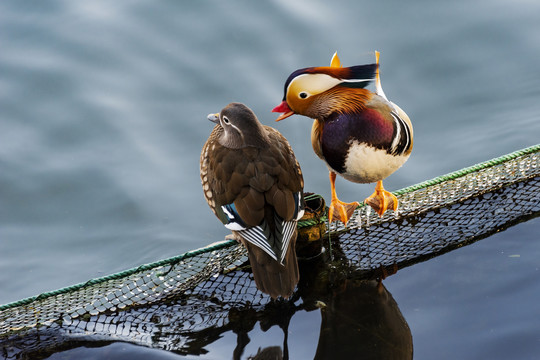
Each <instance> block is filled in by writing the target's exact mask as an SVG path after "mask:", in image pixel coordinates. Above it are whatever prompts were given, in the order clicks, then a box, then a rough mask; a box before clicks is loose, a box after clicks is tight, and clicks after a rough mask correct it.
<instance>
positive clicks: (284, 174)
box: [200, 103, 304, 298]
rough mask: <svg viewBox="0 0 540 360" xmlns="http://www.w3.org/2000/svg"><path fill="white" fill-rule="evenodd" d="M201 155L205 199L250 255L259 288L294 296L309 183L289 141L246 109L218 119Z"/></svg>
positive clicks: (232, 109) (232, 108) (233, 107)
mask: <svg viewBox="0 0 540 360" xmlns="http://www.w3.org/2000/svg"><path fill="white" fill-rule="evenodd" d="M208 120H210V121H212V122H214V123H216V126H214V129H213V130H212V133H211V134H210V137H209V138H208V140H207V141H206V143H205V144H204V147H203V149H202V153H201V169H200V170H201V180H202V186H203V190H204V196H205V198H206V201H207V202H208V205H210V208H211V209H212V211H213V212H214V214H215V215H216V216H217V217H218V218H219V220H221V222H222V223H223V224H224V225H225V227H226V228H227V229H229V230H231V231H232V235H229V237H231V238H234V239H236V240H238V241H240V242H241V243H242V244H243V245H244V246H245V247H246V248H247V251H248V256H249V261H250V263H251V268H252V271H253V277H254V278H255V284H256V285H257V288H258V289H259V290H261V291H262V292H264V293H267V294H269V295H270V296H271V297H272V298H277V297H278V296H282V297H284V298H288V297H289V296H291V295H292V293H293V291H294V288H295V286H296V284H297V283H298V280H299V272H298V261H297V258H296V250H295V244H296V236H297V230H296V224H297V222H298V220H299V219H300V218H301V217H302V215H303V213H304V195H303V187H304V180H303V177H302V171H301V170H300V165H299V164H298V161H296V158H295V156H294V153H293V151H292V149H291V146H290V145H289V143H288V142H287V140H286V139H285V138H284V137H283V136H282V135H281V134H280V133H279V132H278V131H277V130H275V129H273V128H271V127H269V126H263V125H262V124H261V123H260V122H259V120H258V119H257V117H256V116H255V114H254V113H253V112H252V111H251V109H249V108H248V107H247V106H245V105H244V104H240V103H231V104H229V105H227V106H226V107H225V108H223V110H221V112H220V113H218V114H210V115H208Z"/></svg>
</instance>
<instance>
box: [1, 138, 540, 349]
mask: <svg viewBox="0 0 540 360" xmlns="http://www.w3.org/2000/svg"><path fill="white" fill-rule="evenodd" d="M539 190H540V144H539V145H535V146H532V147H529V148H526V149H523V150H519V151H516V152H514V153H511V154H507V155H504V156H502V157H499V158H496V159H493V160H490V161H486V162H483V163H481V164H477V165H474V166H471V167H468V168H465V169H462V170H459V171H456V172H453V173H451V174H447V175H444V176H440V177H437V178H434V179H432V180H428V181H425V182H422V183H420V184H417V185H413V186H410V187H407V188H404V189H401V190H398V191H396V192H394V194H395V195H396V196H398V198H399V202H400V208H399V210H398V211H397V212H396V213H393V212H392V211H389V212H387V213H386V214H385V215H384V216H383V217H382V218H379V217H378V216H377V214H375V213H374V212H373V211H371V209H370V208H369V207H367V206H360V207H359V208H358V209H357V210H356V212H355V214H354V215H353V218H352V219H351V221H350V222H349V224H347V227H345V226H344V225H343V224H341V223H333V224H331V225H330V226H329V228H328V231H327V232H326V234H325V235H324V237H323V240H322V241H321V242H320V243H321V244H322V245H321V246H322V247H323V248H324V249H325V251H324V253H325V259H326V260H325V262H326V263H327V264H328V263H332V264H334V265H335V264H340V265H339V272H340V273H342V274H345V275H344V276H346V277H351V276H353V277H354V278H359V279H371V278H374V277H381V276H385V275H387V274H388V273H391V272H394V271H397V269H399V268H402V267H405V266H409V265H412V264H414V263H417V262H420V261H424V260H426V259H428V258H431V257H434V256H437V255H439V254H441V253H444V252H447V251H450V250H452V249H454V248H456V247H460V246H463V245H466V244H468V243H471V242H474V241H477V240H479V239H482V238H485V237H487V236H489V235H491V234H493V233H494V232H497V231H500V230H501V229H504V228H506V227H508V226H511V225H513V224H515V223H518V222H521V221H526V220H528V219H530V218H533V217H537V216H538V215H539V214H540V191H539ZM315 197H316V196H315ZM325 221H326V217H325V215H324V214H323V215H322V216H320V217H315V218H314V219H310V220H304V221H302V222H301V223H299V227H300V228H310V227H313V226H318V225H320V224H324V222H325ZM320 258H322V257H321V256H320V257H319V259H318V260H315V262H317V261H319V260H320ZM246 260H247V254H246V251H245V249H244V248H243V247H242V246H240V245H239V244H237V243H236V242H235V241H232V240H227V241H220V242H217V243H214V244H211V245H209V246H207V247H204V248H201V249H197V250H194V251H190V252H187V253H185V254H182V255H179V256H176V257H173V258H169V259H165V260H161V261H157V262H154V263H151V264H145V265H141V266H139V267H136V268H132V269H129V270H126V271H123V272H119V273H116V274H111V275H108V276H104V277H101V278H96V279H91V280H89V281H87V282H85V283H81V284H77V285H74V286H70V287H66V288H62V289H59V290H56V291H51V292H48V293H43V294H40V295H38V296H34V297H31V298H27V299H22V300H20V301H15V302H12V303H9V304H5V305H0V354H1V355H3V356H4V358H6V359H11V358H13V359H15V358H44V356H45V355H44V354H47V351H52V350H51V349H53V348H56V347H58V344H66V343H68V342H69V343H70V344H74V343H76V342H77V340H81V341H82V339H84V340H85V341H88V339H89V336H91V341H93V342H99V341H112V340H123V341H130V342H134V343H137V344H141V345H146V346H152V347H158V348H162V349H166V350H174V351H175V352H177V353H181V354H197V353H198V352H199V353H202V352H204V345H205V344H208V343H210V342H211V341H212V339H216V337H219V335H220V334H222V333H223V332H225V331H230V330H233V331H234V332H236V333H238V332H241V331H246V329H248V328H249V327H250V326H251V327H253V325H254V323H251V324H246V323H245V322H246V321H245V319H246V317H245V316H240V314H242V313H243V312H246V313H251V312H255V313H256V314H258V315H257V321H261V324H263V323H264V324H266V326H271V325H272V323H273V321H276V320H273V319H275V317H273V316H272V314H273V313H274V312H275V311H281V312H283V309H282V308H280V307H283V306H285V307H286V311H288V312H289V313H291V314H292V313H294V312H295V311H297V310H298V309H299V308H302V307H303V308H305V307H306V306H310V305H308V304H309V302H306V301H305V297H306V294H307V293H308V292H309V291H313V289H311V290H309V291H308V290H307V286H308V285H306V284H307V283H309V281H307V280H305V278H306V277H308V278H309V276H301V282H300V284H299V286H298V289H297V291H296V292H295V294H294V295H293V301H289V302H279V301H278V302H275V301H271V299H270V298H269V297H268V296H266V295H265V294H262V293H261V292H259V291H258V290H257V289H256V287H255V284H254V282H253V278H252V275H251V273H250V271H249V266H247V265H246ZM307 262H309V261H307ZM303 266H305V267H308V266H312V265H303V264H302V261H301V264H300V267H301V271H303V270H302V267H303ZM325 266H326V265H325ZM334 267H335V266H334ZM310 271H311V273H314V272H316V271H314V270H313V269H311V270H310ZM306 281H307V283H306ZM329 286H330V285H329ZM308 297H309V296H308ZM300 298H303V299H304V302H303V303H302V304H300V305H298V301H295V300H298V299H300ZM291 316H292V315H291ZM242 319H244V320H242ZM253 321H255V320H253ZM278 325H279V324H278ZM89 334H91V335H89ZM38 352H39V354H40V355H39V356H38V355H36V354H38Z"/></svg>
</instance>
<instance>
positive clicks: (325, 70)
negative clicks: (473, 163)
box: [272, 52, 413, 224]
mask: <svg viewBox="0 0 540 360" xmlns="http://www.w3.org/2000/svg"><path fill="white" fill-rule="evenodd" d="M375 55H376V63H375V64H369V65H358V66H351V67H345V68H344V67H341V65H340V60H339V58H338V56H337V53H335V54H334V57H333V58H332V61H331V64H330V67H309V68H304V69H299V70H296V71H294V72H293V73H292V74H291V75H290V76H289V78H288V79H287V81H286V82H285V95H284V97H283V102H282V103H281V104H280V105H278V106H276V107H275V108H274V109H273V110H272V111H273V112H281V113H283V114H282V115H280V116H279V117H278V118H277V120H276V121H280V120H283V119H285V118H287V117H289V116H291V115H293V114H300V115H305V116H308V117H311V118H313V119H315V121H314V122H313V127H312V129H311V143H312V146H313V150H315V153H316V154H317V156H319V157H320V158H321V159H322V160H324V161H325V162H326V164H327V166H328V168H329V170H330V186H331V192H332V200H331V204H330V206H329V214H328V215H329V216H328V217H329V220H330V222H332V221H336V220H341V221H342V222H343V223H345V224H346V223H347V222H348V221H349V218H350V217H351V216H352V214H353V212H354V210H355V209H356V207H358V205H359V204H358V203H357V202H352V203H345V202H342V201H340V200H339V199H338V197H337V195H336V189H335V180H336V174H339V175H341V176H343V177H344V178H345V179H347V180H349V181H352V182H356V183H371V182H377V186H376V187H375V192H374V193H373V195H371V196H370V197H368V198H367V199H366V200H365V201H364V202H365V203H367V204H369V205H370V206H371V207H372V208H374V209H375V211H376V212H377V213H378V214H379V216H382V215H383V214H384V212H385V211H386V210H387V209H388V208H389V207H391V208H392V209H393V210H394V211H395V210H397V205H398V200H397V198H396V197H395V196H394V195H393V194H392V193H390V192H388V191H386V190H384V188H383V185H382V180H383V179H385V178H386V177H387V176H389V175H390V174H392V173H393V172H394V171H396V170H397V169H398V168H399V167H401V165H403V163H405V161H407V159H408V158H409V155H410V154H411V151H412V147H413V129H412V124H411V121H410V119H409V117H408V116H407V114H405V112H404V111H403V110H401V108H400V107H399V106H397V105H396V104H394V103H393V102H391V101H389V100H388V99H387V98H386V96H385V94H384V92H383V90H382V87H381V81H380V76H379V53H378V52H375ZM372 81H375V92H372V91H369V90H367V89H365V87H366V86H367V85H368V84H369V83H371V82H372Z"/></svg>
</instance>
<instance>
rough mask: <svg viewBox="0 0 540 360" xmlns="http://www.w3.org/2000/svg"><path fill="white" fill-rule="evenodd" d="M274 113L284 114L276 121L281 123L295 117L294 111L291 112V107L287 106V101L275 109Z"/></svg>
mask: <svg viewBox="0 0 540 360" xmlns="http://www.w3.org/2000/svg"><path fill="white" fill-rule="evenodd" d="M272 112H278V113H283V114H281V115H279V116H278V118H277V119H276V121H281V120H283V119H286V118H288V117H289V116H291V115H294V111H292V110H291V108H290V107H289V104H287V102H286V101H285V100H283V102H282V103H281V104H279V105H278V106H276V107H275V108H273V109H272Z"/></svg>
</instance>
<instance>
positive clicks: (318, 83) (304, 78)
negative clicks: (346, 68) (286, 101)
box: [287, 74, 342, 95]
mask: <svg viewBox="0 0 540 360" xmlns="http://www.w3.org/2000/svg"><path fill="white" fill-rule="evenodd" d="M341 82H342V80H339V79H336V78H335V77H332V76H330V75H327V74H301V75H298V76H297V77H295V78H294V79H293V80H292V81H291V82H290V84H289V86H288V87H287V92H289V91H294V92H298V93H300V92H305V93H308V91H306V90H309V93H308V94H310V95H317V94H320V93H322V92H325V91H326V90H329V89H331V88H333V87H334V86H336V85H337V84H339V83H341Z"/></svg>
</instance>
